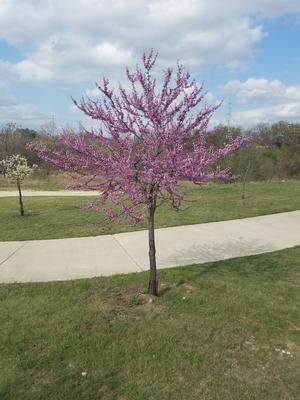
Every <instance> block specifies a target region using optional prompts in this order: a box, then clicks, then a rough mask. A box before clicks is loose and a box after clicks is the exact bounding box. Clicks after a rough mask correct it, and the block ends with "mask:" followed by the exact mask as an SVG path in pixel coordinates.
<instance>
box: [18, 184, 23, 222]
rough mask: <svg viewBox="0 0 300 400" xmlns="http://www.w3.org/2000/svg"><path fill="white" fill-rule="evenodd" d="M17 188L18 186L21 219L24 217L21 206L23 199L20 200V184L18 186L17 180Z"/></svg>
mask: <svg viewBox="0 0 300 400" xmlns="http://www.w3.org/2000/svg"><path fill="white" fill-rule="evenodd" d="M17 186H18V191H19V203H20V214H21V217H24V205H23V199H22V192H21V184H20V181H19V180H17Z"/></svg>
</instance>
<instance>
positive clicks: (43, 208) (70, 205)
mask: <svg viewBox="0 0 300 400" xmlns="http://www.w3.org/2000/svg"><path fill="white" fill-rule="evenodd" d="M184 192H185V194H186V200H187V201H186V202H184V203H183V209H182V210H181V211H179V212H176V211H174V210H170V209H169V208H168V207H167V206H162V207H160V208H159V209H158V211H157V216H156V224H157V227H166V226H176V225H184V224H194V223H202V222H210V221H220V220H228V219H234V218H243V217H251V216H256V215H262V214H271V213H277V212H284V211H291V210H296V209H300V181H286V182H253V183H250V184H249V185H248V195H247V198H246V199H245V200H241V198H240V193H241V185H240V184H238V183H237V184H232V185H211V186H207V187H203V188H201V187H198V186H192V185H185V187H184ZM24 202H25V211H27V216H26V217H24V218H21V217H20V216H19V214H18V199H17V198H1V199H0V226H1V227H5V229H1V230H0V240H29V239H51V238H62V237H80V236H92V235H98V234H103V233H115V232H125V231H130V230H137V229H144V228H145V226H146V225H145V222H144V223H141V224H139V225H137V226H134V227H132V226H129V225H120V224H118V223H107V222H106V221H105V220H104V218H103V217H102V216H101V215H99V214H96V213H95V212H92V211H81V210H80V206H82V205H83V204H86V203H88V202H89V198H86V197H85V198H80V197H76V198H75V197H73V198H72V197H71V198H70V197H69V198H60V197H52V198H51V197H43V198H37V197H36V198H34V197H31V198H25V200H24Z"/></svg>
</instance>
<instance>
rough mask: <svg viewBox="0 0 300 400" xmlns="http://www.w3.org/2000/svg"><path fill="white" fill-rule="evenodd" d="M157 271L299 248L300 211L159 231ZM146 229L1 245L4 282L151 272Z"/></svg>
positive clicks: (1, 279) (0, 267)
mask: <svg viewBox="0 0 300 400" xmlns="http://www.w3.org/2000/svg"><path fill="white" fill-rule="evenodd" d="M156 243H157V262H158V268H166V267H174V266H180V265H188V264H193V263H204V262H208V261H217V260H223V259H227V258H232V257H238V256H246V255H252V254H259V253H266V252H270V251H275V250H280V249H284V248H287V247H292V246H296V245H300V210H299V211H292V212H287V213H282V214H273V215H266V216H262V217H254V218H245V219H240V220H232V221H223V222H213V223H207V224H198V225H187V226H179V227H173V228H163V229H157V230H156ZM147 246H148V240H147V231H139V232H130V233H120V234H116V235H105V236H96V237H88V238H75V239H54V240H40V241H38V240H33V241H26V242H0V282H29V281H35V282H38V281H56V280H69V279H77V278H90V277H94V276H100V275H103V276H109V275H113V274H120V273H128V272H138V271H143V270H147V269H148V248H147Z"/></svg>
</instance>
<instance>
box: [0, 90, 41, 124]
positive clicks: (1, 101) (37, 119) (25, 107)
mask: <svg viewBox="0 0 300 400" xmlns="http://www.w3.org/2000/svg"><path fill="white" fill-rule="evenodd" d="M44 120H45V115H43V114H42V113H41V112H39V111H38V110H37V108H36V107H34V106H33V105H31V104H28V103H23V102H21V101H19V100H17V99H16V98H15V97H14V96H12V95H6V94H3V93H1V95H0V121H1V123H2V124H3V123H7V122H15V121H18V122H19V123H25V124H28V123H29V124H30V125H32V126H38V125H39V124H40V123H41V122H42V121H44Z"/></svg>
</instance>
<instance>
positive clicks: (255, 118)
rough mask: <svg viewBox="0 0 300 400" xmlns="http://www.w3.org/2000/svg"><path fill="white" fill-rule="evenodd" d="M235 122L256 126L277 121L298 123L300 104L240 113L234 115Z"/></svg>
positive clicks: (255, 109) (287, 104) (288, 104)
mask: <svg viewBox="0 0 300 400" xmlns="http://www.w3.org/2000/svg"><path fill="white" fill-rule="evenodd" d="M234 119H235V121H236V122H238V121H239V123H240V122H243V123H245V124H251V125H253V124H257V123H259V122H274V121H278V120H285V121H291V120H295V121H298V120H299V119H300V102H298V103H285V104H284V103H283V104H277V105H276V106H266V107H257V108H252V109H249V110H246V111H240V112H237V113H236V114H235V118H234Z"/></svg>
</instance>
